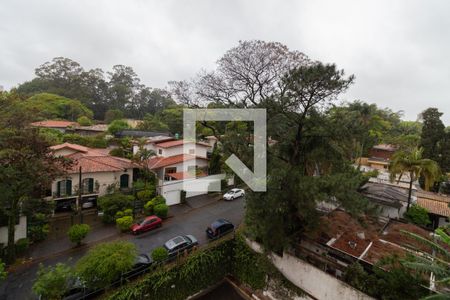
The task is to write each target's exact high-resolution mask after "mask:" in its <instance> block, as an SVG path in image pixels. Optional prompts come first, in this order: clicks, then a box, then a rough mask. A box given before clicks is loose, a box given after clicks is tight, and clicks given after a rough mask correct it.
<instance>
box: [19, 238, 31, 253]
mask: <svg viewBox="0 0 450 300" xmlns="http://www.w3.org/2000/svg"><path fill="white" fill-rule="evenodd" d="M29 246H30V241H29V240H28V239H27V238H23V239H18V240H17V242H16V252H17V254H23V253H24V252H25V251H27V250H28V247H29Z"/></svg>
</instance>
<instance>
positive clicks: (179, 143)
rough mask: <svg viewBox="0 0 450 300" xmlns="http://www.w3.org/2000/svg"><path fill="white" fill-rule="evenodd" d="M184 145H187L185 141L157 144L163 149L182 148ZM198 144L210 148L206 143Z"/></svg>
mask: <svg viewBox="0 0 450 300" xmlns="http://www.w3.org/2000/svg"><path fill="white" fill-rule="evenodd" d="M192 143H193V142H186V144H192ZM183 144H185V142H184V140H175V141H169V142H161V143H157V146H158V147H161V148H171V147H176V146H181V145H183ZM196 144H197V145H201V146H205V147H210V146H209V145H208V144H206V143H201V142H197V143H196Z"/></svg>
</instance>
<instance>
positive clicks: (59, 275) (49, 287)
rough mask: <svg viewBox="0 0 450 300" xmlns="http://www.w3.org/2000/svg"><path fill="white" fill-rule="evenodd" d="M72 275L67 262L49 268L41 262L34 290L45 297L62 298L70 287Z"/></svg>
mask: <svg viewBox="0 0 450 300" xmlns="http://www.w3.org/2000/svg"><path fill="white" fill-rule="evenodd" d="M72 276H73V275H72V270H71V268H70V267H69V266H66V265H65V264H62V263H58V264H56V265H55V266H54V267H47V268H44V266H43V265H42V264H40V265H39V271H38V272H37V279H36V281H35V282H34V284H33V291H34V292H35V293H36V295H38V296H41V297H42V298H43V299H61V298H62V297H63V295H64V294H65V293H66V292H67V290H68V289H69V282H70V281H71V278H72Z"/></svg>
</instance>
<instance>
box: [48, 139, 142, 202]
mask: <svg viewBox="0 0 450 300" xmlns="http://www.w3.org/2000/svg"><path fill="white" fill-rule="evenodd" d="M51 149H52V151H53V153H54V155H56V156H64V157H66V158H70V159H72V160H73V164H72V166H71V167H70V169H69V170H68V171H67V175H66V176H64V177H62V178H58V179H57V180H55V181H54V182H53V183H52V186H51V189H50V190H49V191H48V194H47V198H46V199H49V200H50V199H52V200H55V202H56V210H58V209H60V210H64V209H70V206H71V205H82V207H85V206H86V207H90V206H95V205H96V200H97V197H98V196H102V195H105V194H106V193H107V192H108V190H109V189H113V188H120V189H127V188H131V186H132V181H133V169H134V168H136V167H137V166H136V165H135V164H134V163H132V162H131V161H130V160H128V159H125V158H120V157H115V156H111V155H109V153H108V151H109V150H108V149H94V148H88V147H84V146H80V145H76V144H70V143H64V144H61V145H56V146H53V147H51ZM80 169H81V188H82V203H78V191H79V182H80V178H79V176H80Z"/></svg>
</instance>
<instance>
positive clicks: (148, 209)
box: [144, 200, 154, 216]
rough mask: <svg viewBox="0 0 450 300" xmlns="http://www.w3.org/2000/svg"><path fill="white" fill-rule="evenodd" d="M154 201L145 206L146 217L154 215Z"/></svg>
mask: <svg viewBox="0 0 450 300" xmlns="http://www.w3.org/2000/svg"><path fill="white" fill-rule="evenodd" d="M153 208H154V205H153V201H151V200H150V201H148V202H147V203H145V204H144V214H145V215H146V216H151V215H152V214H153Z"/></svg>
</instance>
